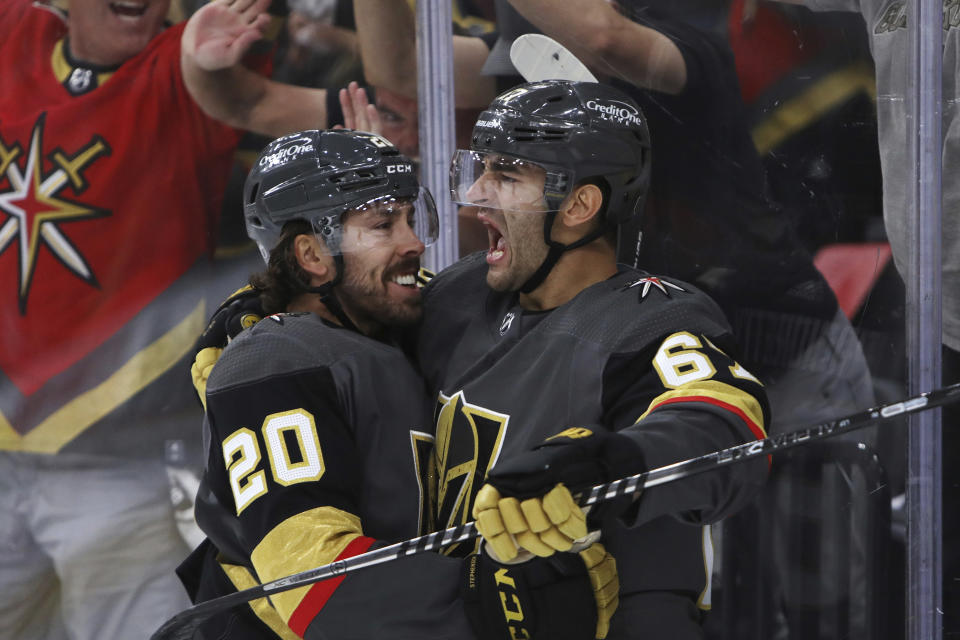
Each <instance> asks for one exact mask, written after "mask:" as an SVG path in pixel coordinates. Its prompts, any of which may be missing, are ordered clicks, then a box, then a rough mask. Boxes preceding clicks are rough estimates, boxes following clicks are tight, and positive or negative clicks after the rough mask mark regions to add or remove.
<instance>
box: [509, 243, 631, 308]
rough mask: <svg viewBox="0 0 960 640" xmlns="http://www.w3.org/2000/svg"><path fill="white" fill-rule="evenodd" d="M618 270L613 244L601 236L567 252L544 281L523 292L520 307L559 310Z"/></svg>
mask: <svg viewBox="0 0 960 640" xmlns="http://www.w3.org/2000/svg"><path fill="white" fill-rule="evenodd" d="M616 273H617V260H616V256H615V254H614V253H613V250H612V249H611V248H610V245H609V244H608V243H607V242H605V241H603V240H602V239H598V240H597V241H595V242H591V243H590V244H588V245H585V246H583V247H578V248H576V249H573V250H571V251H567V252H565V253H564V254H563V255H562V256H560V259H559V260H558V261H557V264H556V265H554V267H553V269H551V270H550V274H549V275H548V276H547V277H546V279H544V281H543V284H541V285H540V286H539V287H537V288H536V289H534V290H533V291H531V292H530V293H521V294H520V300H519V301H520V306H521V307H523V308H524V309H526V310H528V311H546V310H548V309H556V308H557V307H559V306H561V305H563V304H566V303H567V302H569V301H570V300H572V299H573V298H574V297H576V295H577V294H578V293H580V292H581V291H583V290H584V289H586V288H587V287H590V286H592V285H595V284H597V283H598V282H603V281H604V280H606V279H608V278H610V277H612V276H613V275H615V274H616Z"/></svg>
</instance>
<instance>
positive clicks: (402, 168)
mask: <svg viewBox="0 0 960 640" xmlns="http://www.w3.org/2000/svg"><path fill="white" fill-rule="evenodd" d="M387 173H413V165H412V164H389V165H387Z"/></svg>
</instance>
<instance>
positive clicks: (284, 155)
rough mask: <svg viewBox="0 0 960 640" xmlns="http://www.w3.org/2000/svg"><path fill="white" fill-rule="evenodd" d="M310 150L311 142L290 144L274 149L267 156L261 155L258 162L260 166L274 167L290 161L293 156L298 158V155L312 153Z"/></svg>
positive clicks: (311, 147) (311, 148)
mask: <svg viewBox="0 0 960 640" xmlns="http://www.w3.org/2000/svg"><path fill="white" fill-rule="evenodd" d="M312 152H313V145H312V144H309V143H308V144H292V145H290V146H289V147H284V148H283V149H280V150H279V151H275V152H274V153H271V154H270V155H268V156H263V157H262V158H260V163H259V164H260V167H261V168H262V167H275V166H277V165H278V164H284V163H286V162H290V161H291V160H293V159H295V158H299V157H300V156H302V155H304V154H306V153H312Z"/></svg>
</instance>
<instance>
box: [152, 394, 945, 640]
mask: <svg viewBox="0 0 960 640" xmlns="http://www.w3.org/2000/svg"><path fill="white" fill-rule="evenodd" d="M957 400H960V383H958V384H954V385H950V386H948V387H943V388H941V389H936V390H934V391H929V392H927V393H923V394H920V395H918V396H914V397H912V398H908V399H906V400H902V401H900V402H893V403H890V404H886V405H881V406H878V407H874V408H872V409H867V410H865V411H861V412H859V413H854V414H851V415H849V416H846V417H843V418H837V419H835V420H831V421H829V422H822V423H820V424H816V425H812V426H809V427H804V428H802V429H798V430H796V431H791V432H789V433H784V434H781V435H778V436H772V437H769V438H765V439H763V440H756V441H754V442H747V443H744V444H741V445H737V446H734V447H729V448H727V449H722V450H720V451H714V452H713V453H708V454H706V455H702V456H699V457H696V458H691V459H689V460H683V461H681V462H676V463H674V464H670V465H666V466H663V467H658V468H656V469H651V470H650V471H646V472H644V473H639V474H637V475H634V476H629V477H626V478H621V479H619V480H614V481H613V482H608V483H606V484H601V485H597V486H595V487H593V488H592V489H589V490H588V491H587V492H586V494H585V495H586V498H585V499H581V501H580V504H581V505H582V506H587V505H591V504H595V503H597V502H603V501H605V500H611V499H613V498H617V497H620V496H624V495H628V494H634V493H637V492H638V491H639V490H642V489H647V488H650V487H655V486H657V485H661V484H666V483H668V482H673V481H674V480H680V479H682V478H687V477H690V476H692V475H695V474H698V473H703V472H704V471H709V470H712V469H718V468H720V467H723V466H726V465H728V464H734V463H738V462H743V461H746V460H752V459H754V458H756V457H758V456H763V455H768V454H771V453H773V452H775V451H782V450H785V449H792V448H794V447H799V446H801V445H804V444H806V443H808V442H813V441H814V440H821V439H823V438H828V437H831V436H836V435H839V434H841V433H847V432H850V431H855V430H856V429H860V428H862V427H865V426H867V425H870V424H872V423H874V422H878V421H881V420H889V419H890V418H893V417H895V416H899V415H903V414H907V413H915V412H918V411H926V410H927V409H933V408H935V407H940V406H943V405H945V404H950V403H952V402H956V401H957ZM478 535H479V533H478V532H477V529H476V527H475V526H474V525H473V523H472V522H468V523H466V524H463V525H460V526H458V527H451V528H449V529H444V530H443V531H437V532H435V533H430V534H427V535H425V536H420V537H419V538H413V539H411V540H405V541H403V542H398V543H396V544H392V545H389V546H387V547H381V548H380V549H375V550H373V551H368V552H367V553H362V554H360V555H357V556H354V557H352V558H346V559H344V560H338V561H336V562H332V563H330V564H328V565H324V566H322V567H317V568H316V569H310V570H308V571H303V572H301V573H296V574H294V575H292V576H287V577H286V578H281V579H279V580H274V581H273V582H267V583H265V584H262V585H260V586H258V587H252V588H250V589H244V590H243V591H238V592H237V593H231V594H229V595H226V596H222V597H219V598H215V599H213V600H209V601H207V602H201V603H200V604H198V605H195V606H193V607H190V608H189V609H187V610H185V611H182V612H180V613H178V614H177V615H175V616H173V617H172V618H170V619H169V620H167V622H165V623H164V624H163V626H161V627H160V628H159V629H158V630H157V631H156V632H154V634H153V635H152V636H150V640H190V639H191V638H192V637H193V634H194V632H195V631H196V629H197V628H198V627H199V626H200V625H201V624H203V623H204V622H205V621H206V620H207V619H209V618H210V617H211V616H213V615H215V614H217V613H220V612H222V611H226V610H228V609H231V608H232V607H235V606H237V605H240V604H243V603H245V602H249V601H251V600H256V599H258V598H263V597H265V596H269V595H272V594H274V593H281V592H283V591H288V590H290V589H295V588H297V587H302V586H305V585H308V584H313V583H315V582H320V581H321V580H326V579H328V578H333V577H336V576H340V575H344V574H346V573H350V572H352V571H357V570H359V569H363V568H365V567H372V566H374V565H378V564H383V563H386V562H391V561H393V560H396V559H397V558H402V557H403V556H409V555H413V554H415V553H421V552H423V551H435V550H437V549H442V548H443V547H447V546H450V545H451V544H455V543H457V542H464V541H466V540H471V539H473V538H476V537H477V536H478Z"/></svg>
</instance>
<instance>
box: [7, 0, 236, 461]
mask: <svg viewBox="0 0 960 640" xmlns="http://www.w3.org/2000/svg"><path fill="white" fill-rule="evenodd" d="M182 31H183V25H182V24H181V25H178V26H174V27H170V28H168V29H167V30H165V31H164V32H163V33H161V34H160V35H159V36H157V37H156V38H154V40H153V41H152V42H151V43H150V44H149V45H148V46H147V47H146V48H145V49H144V50H143V51H142V52H140V53H139V54H138V55H137V56H135V57H133V58H131V59H130V60H128V61H126V62H125V63H123V64H122V65H121V66H120V67H118V68H116V69H98V68H85V67H81V66H77V65H75V64H73V63H72V62H71V61H70V59H69V53H68V51H67V50H66V49H67V48H66V47H65V46H64V38H65V35H66V25H65V23H64V20H63V17H62V16H60V15H57V14H56V13H55V12H53V11H52V10H50V9H46V8H41V7H38V6H31V3H30V2H29V0H4V1H3V2H2V3H0V69H2V70H3V71H2V73H0V310H2V311H0V448H3V449H12V450H22V451H35V452H42V453H55V452H57V451H60V450H62V449H63V448H64V447H67V446H70V447H71V450H83V451H88V452H96V453H114V454H116V453H121V452H122V454H123V455H124V456H130V455H137V454H140V453H144V452H147V453H155V452H156V451H157V448H158V447H159V446H160V445H159V444H158V443H159V442H162V439H163V436H164V434H163V433H162V432H161V431H160V429H159V428H156V427H155V426H154V425H152V423H151V416H158V415H163V413H164V412H165V411H169V410H170V409H171V404H175V403H174V399H175V397H176V393H174V392H173V391H172V387H171V385H172V380H174V377H173V372H172V370H171V367H173V365H174V364H175V363H177V362H178V361H182V358H183V356H185V355H186V354H187V352H188V351H189V350H190V346H191V344H192V342H193V340H194V338H195V336H196V335H198V334H199V332H200V331H201V330H202V328H203V323H204V320H205V317H206V311H205V310H204V308H203V299H202V293H203V292H202V290H201V289H202V282H203V280H202V279H200V274H199V273H198V272H197V271H198V270H199V269H201V265H203V263H204V262H205V261H204V260H203V259H202V258H203V256H204V254H206V253H207V252H208V250H209V249H210V248H211V243H212V239H213V238H214V233H213V232H214V230H215V223H216V216H217V214H218V213H219V211H220V203H221V200H222V194H223V191H224V188H225V184H226V179H227V176H228V172H229V168H230V162H231V157H232V150H233V148H234V146H235V144H236V141H237V137H238V135H237V133H236V132H235V131H234V130H232V129H230V128H228V127H226V126H223V125H221V124H219V123H217V122H215V121H213V120H211V119H210V118H208V117H207V116H205V115H204V114H203V113H202V112H201V111H200V109H199V107H197V106H196V105H195V104H194V102H193V100H192V99H191V97H190V95H189V94H188V92H187V89H186V87H185V86H184V84H183V82H182V79H181V75H180V37H181V34H182ZM164 375H166V376H167V378H166V379H164V377H163V376H164ZM176 377H177V378H183V379H184V380H185V379H186V378H187V375H186V373H185V372H184V370H177V371H176ZM158 380H159V381H161V382H162V383H164V385H165V386H164V388H163V389H158V388H157V387H158V386H159V385H154V384H153V383H155V382H157V381H158ZM151 385H153V386H151ZM177 388H178V389H182V390H183V392H184V394H183V397H185V398H189V395H187V392H188V391H189V385H188V384H186V383H184V384H182V385H180V386H179V387H177ZM91 427H95V428H93V429H91ZM167 437H169V436H167ZM148 449H149V451H147V450H148Z"/></svg>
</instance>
